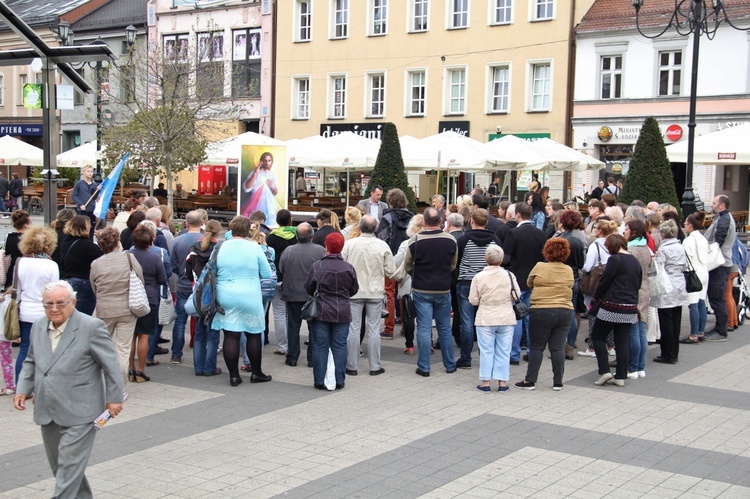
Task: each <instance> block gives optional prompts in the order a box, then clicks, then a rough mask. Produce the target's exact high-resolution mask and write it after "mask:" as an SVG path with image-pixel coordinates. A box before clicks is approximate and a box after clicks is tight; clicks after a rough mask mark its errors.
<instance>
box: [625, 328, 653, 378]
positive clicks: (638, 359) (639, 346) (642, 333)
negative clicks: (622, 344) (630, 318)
mask: <svg viewBox="0 0 750 499" xmlns="http://www.w3.org/2000/svg"><path fill="white" fill-rule="evenodd" d="M647 352H648V338H646V323H645V322H640V321H639V322H637V323H635V324H633V327H632V329H631V330H630V333H629V334H628V371H629V372H631V373H634V372H637V371H643V370H644V369H645V368H646V353H647ZM618 355H619V352H618Z"/></svg>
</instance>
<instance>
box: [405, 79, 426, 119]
mask: <svg viewBox="0 0 750 499" xmlns="http://www.w3.org/2000/svg"><path fill="white" fill-rule="evenodd" d="M406 79H407V84H406V88H407V89H408V90H407V91H408V92H409V94H408V96H407V102H408V108H407V110H406V114H407V116H424V115H425V96H426V93H427V74H426V73H425V72H424V71H421V70H419V71H407V73H406Z"/></svg>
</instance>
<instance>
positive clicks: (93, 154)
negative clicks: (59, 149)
mask: <svg viewBox="0 0 750 499" xmlns="http://www.w3.org/2000/svg"><path fill="white" fill-rule="evenodd" d="M104 149H105V147H102V152H103V151H104ZM97 155H98V154H97V151H96V141H95V140H94V141H91V142H87V143H86V144H83V145H81V146H78V147H76V148H73V149H70V150H68V151H65V152H64V153H61V154H58V155H57V166H59V167H64V168H82V167H83V166H85V165H91V166H94V165H96V158H97Z"/></svg>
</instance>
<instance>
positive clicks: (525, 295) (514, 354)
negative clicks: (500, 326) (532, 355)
mask: <svg viewBox="0 0 750 499" xmlns="http://www.w3.org/2000/svg"><path fill="white" fill-rule="evenodd" d="M519 298H520V299H521V301H522V302H524V303H525V304H526V306H527V307H528V306H529V304H530V302H531V290H528V291H521V296H520V297H519ZM522 335H525V336H526V345H527V348H529V347H530V346H531V341H530V340H529V316H528V315H527V316H526V317H524V318H523V319H519V320H518V321H516V328H515V330H514V331H513V346H512V347H511V349H510V360H513V361H515V362H518V361H519V360H521V336H522Z"/></svg>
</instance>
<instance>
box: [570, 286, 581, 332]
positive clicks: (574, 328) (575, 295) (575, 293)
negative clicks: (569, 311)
mask: <svg viewBox="0 0 750 499" xmlns="http://www.w3.org/2000/svg"><path fill="white" fill-rule="evenodd" d="M580 282H581V279H580V277H579V278H578V279H576V280H575V282H574V283H573V295H572V296H571V301H572V302H573V320H572V321H570V329H568V345H570V346H572V347H573V346H575V345H576V340H577V339H578V319H577V315H578V314H577V313H576V302H577V301H578V283H580Z"/></svg>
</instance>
